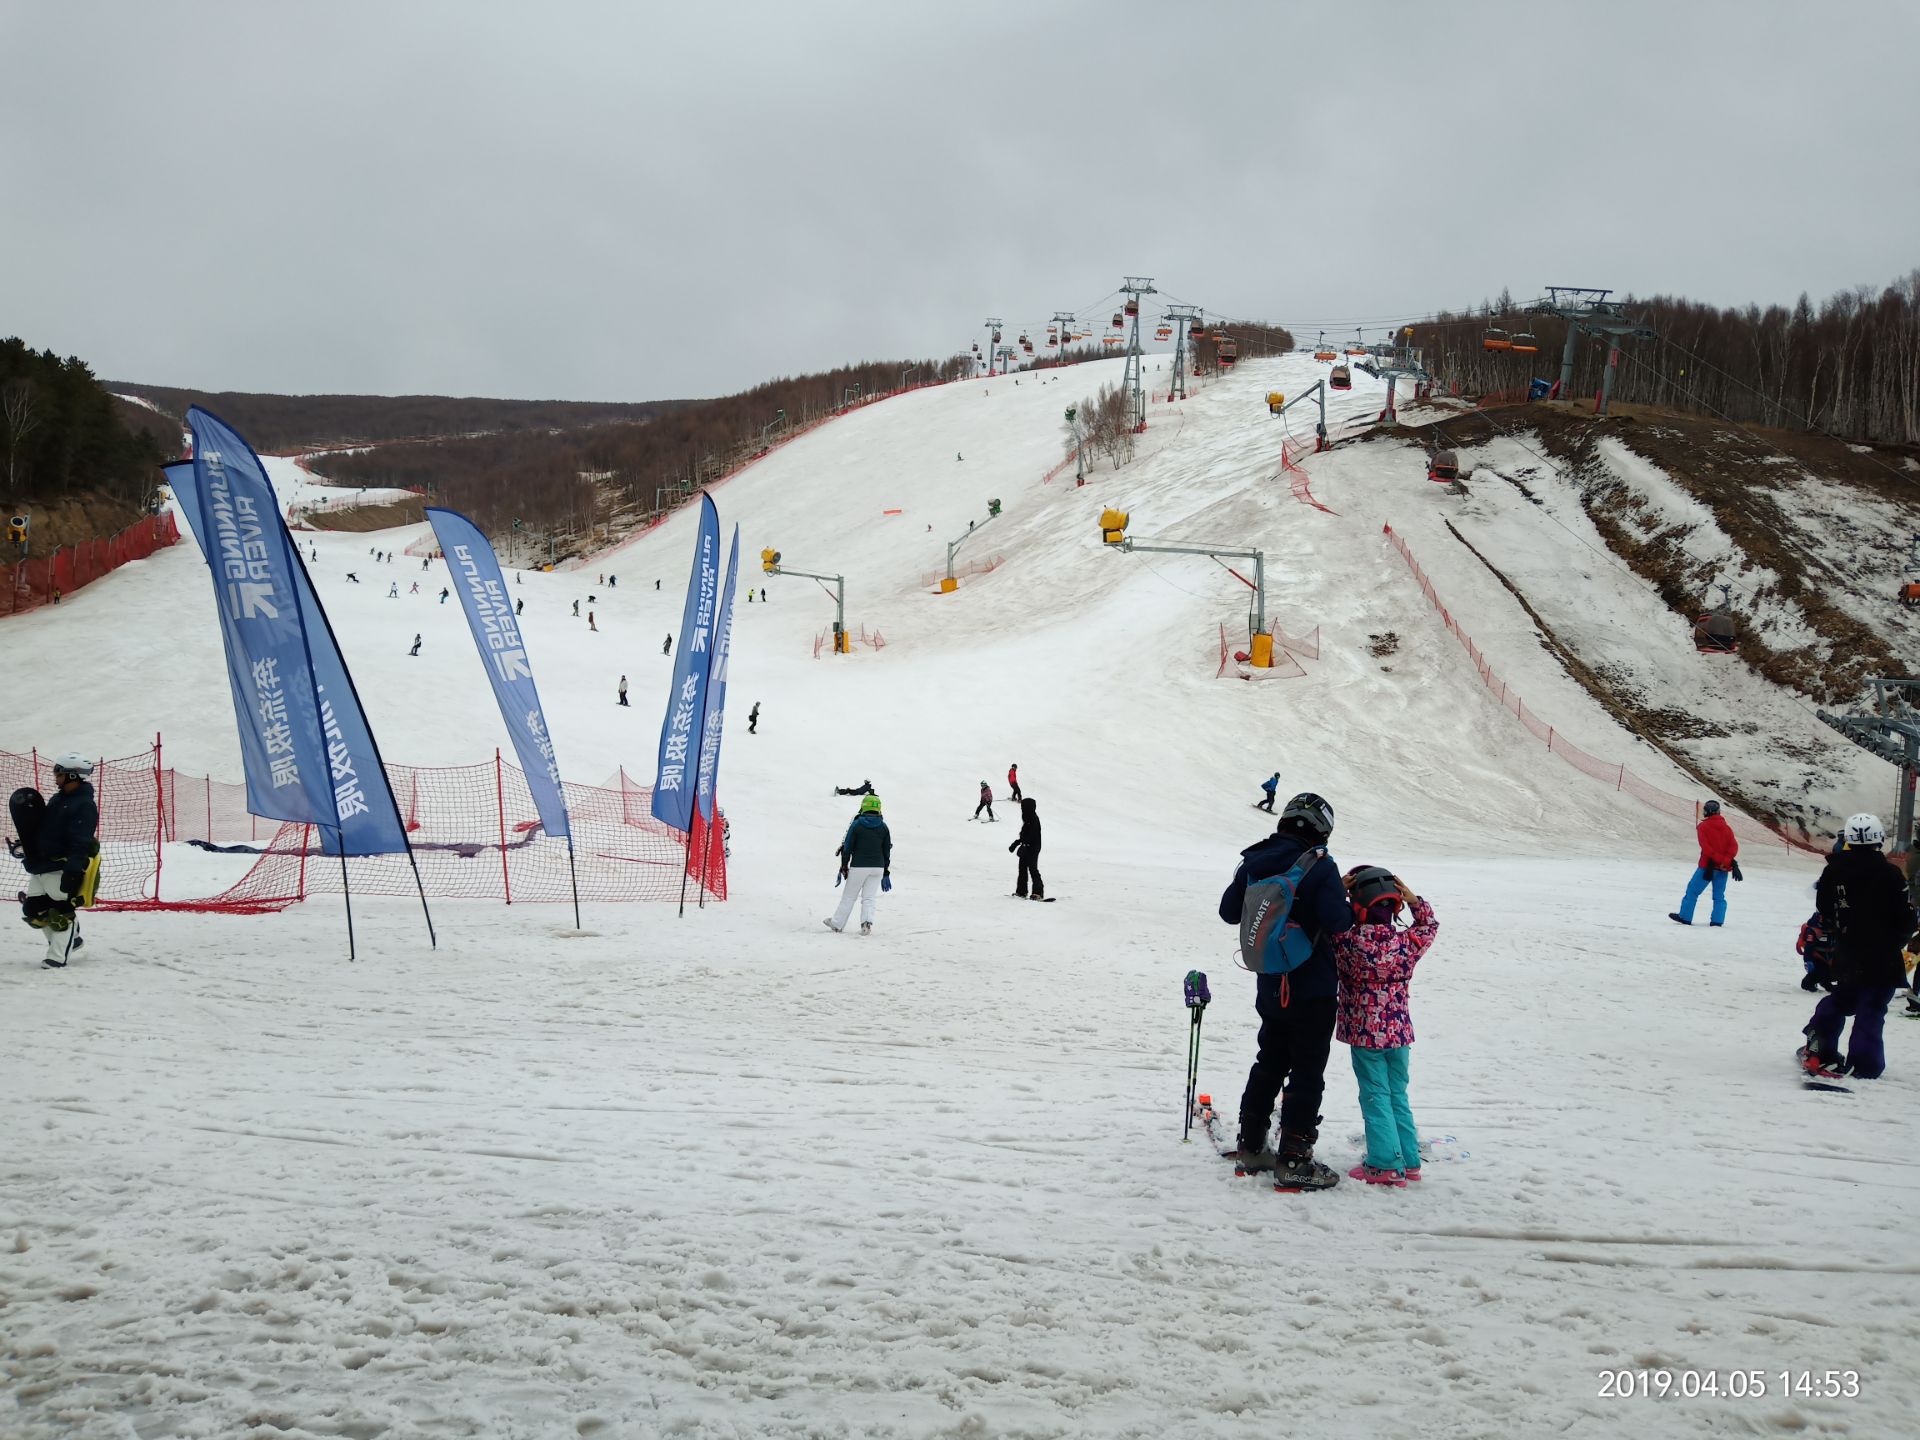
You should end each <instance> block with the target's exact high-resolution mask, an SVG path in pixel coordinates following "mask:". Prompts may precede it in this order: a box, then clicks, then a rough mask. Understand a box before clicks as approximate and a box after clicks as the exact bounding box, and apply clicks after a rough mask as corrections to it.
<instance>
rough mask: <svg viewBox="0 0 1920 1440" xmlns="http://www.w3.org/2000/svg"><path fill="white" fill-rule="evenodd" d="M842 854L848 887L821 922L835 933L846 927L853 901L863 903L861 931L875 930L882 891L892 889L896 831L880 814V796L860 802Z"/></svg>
mask: <svg viewBox="0 0 1920 1440" xmlns="http://www.w3.org/2000/svg"><path fill="white" fill-rule="evenodd" d="M834 854H836V855H838V856H839V857H840V883H841V884H842V885H843V886H844V887H845V888H844V891H843V893H842V894H841V896H840V908H839V909H838V910H836V911H834V912H833V916H832V918H830V919H827V920H822V921H821V922H820V923H821V924H823V925H825V926H826V927H827V928H828V929H829V930H832V931H834V932H836V933H838V932H839V931H842V930H844V929H846V928H847V920H848V919H849V918H850V917H851V916H852V914H853V902H854V901H855V900H856V899H858V900H859V902H860V933H861V934H862V935H871V934H872V933H873V907H874V903H875V901H876V900H878V898H879V895H880V892H881V891H882V890H890V889H892V888H893V834H892V832H891V831H889V830H888V829H887V822H886V821H885V820H884V819H882V818H881V815H880V797H879V796H878V795H869V796H867V797H866V799H864V800H862V801H861V802H860V813H859V814H858V815H856V816H854V817H853V823H852V824H851V825H849V826H847V833H846V835H845V836H844V837H842V839H841V841H840V848H839V849H838V850H836V851H835V852H834Z"/></svg>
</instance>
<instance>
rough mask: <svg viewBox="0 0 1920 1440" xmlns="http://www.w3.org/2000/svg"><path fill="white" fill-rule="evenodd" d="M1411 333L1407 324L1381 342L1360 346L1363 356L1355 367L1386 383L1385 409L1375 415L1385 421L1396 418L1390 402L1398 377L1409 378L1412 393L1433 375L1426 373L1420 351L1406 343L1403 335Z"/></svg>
mask: <svg viewBox="0 0 1920 1440" xmlns="http://www.w3.org/2000/svg"><path fill="white" fill-rule="evenodd" d="M1412 333H1413V327H1411V326H1408V327H1407V328H1406V329H1405V330H1402V331H1400V332H1398V334H1396V335H1395V337H1394V338H1393V340H1391V341H1389V342H1388V343H1387V344H1385V345H1368V346H1365V347H1361V348H1364V349H1365V350H1366V352H1367V353H1366V358H1364V359H1362V360H1360V361H1359V362H1358V364H1359V367H1360V368H1361V369H1362V370H1364V371H1366V372H1367V374H1369V375H1371V376H1373V378H1374V379H1376V380H1385V381H1386V382H1387V408H1386V409H1384V410H1382V411H1381V412H1380V414H1379V415H1378V417H1376V418H1378V419H1381V420H1385V421H1387V422H1388V423H1389V424H1391V423H1392V422H1394V421H1396V420H1398V419H1399V418H1400V411H1399V409H1398V408H1397V407H1396V406H1395V404H1394V386H1395V382H1396V381H1398V380H1399V379H1400V378H1401V377H1402V376H1405V377H1406V378H1407V379H1409V380H1411V381H1413V384H1414V392H1415V394H1416V395H1417V394H1418V393H1419V389H1420V387H1421V386H1423V385H1431V384H1432V383H1433V376H1431V375H1430V374H1428V373H1427V365H1426V357H1425V354H1424V352H1422V351H1420V350H1419V349H1416V348H1415V347H1414V346H1411V345H1409V344H1407V343H1406V341H1407V337H1408V336H1410V335H1411V334H1412ZM1349 353H1351V352H1349Z"/></svg>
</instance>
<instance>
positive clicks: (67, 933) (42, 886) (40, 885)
mask: <svg viewBox="0 0 1920 1440" xmlns="http://www.w3.org/2000/svg"><path fill="white" fill-rule="evenodd" d="M36 895H44V896H46V897H47V898H48V899H49V900H52V901H55V902H59V901H63V900H65V899H66V898H67V892H66V891H65V890H62V889H61V888H60V872H59V871H57V870H56V871H54V872H53V874H51V875H29V876H27V898H28V899H29V900H31V899H33V897H34V896H36ZM46 935H47V959H49V960H51V961H53V962H54V963H55V964H56V965H64V964H66V962H67V954H68V952H69V951H71V950H72V949H73V942H74V941H76V940H78V939H79V938H80V913H79V912H78V911H77V910H76V911H75V912H74V916H73V923H72V924H71V925H69V926H67V928H66V929H64V930H49V931H47V932H46Z"/></svg>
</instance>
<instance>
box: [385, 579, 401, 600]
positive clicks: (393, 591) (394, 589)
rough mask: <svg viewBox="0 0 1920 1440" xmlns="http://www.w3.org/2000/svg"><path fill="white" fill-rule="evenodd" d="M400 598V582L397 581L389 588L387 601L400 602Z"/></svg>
mask: <svg viewBox="0 0 1920 1440" xmlns="http://www.w3.org/2000/svg"><path fill="white" fill-rule="evenodd" d="M399 598H400V582H399V581H398V580H396V581H394V582H393V583H392V584H391V585H389V586H387V599H389V600H398V599H399Z"/></svg>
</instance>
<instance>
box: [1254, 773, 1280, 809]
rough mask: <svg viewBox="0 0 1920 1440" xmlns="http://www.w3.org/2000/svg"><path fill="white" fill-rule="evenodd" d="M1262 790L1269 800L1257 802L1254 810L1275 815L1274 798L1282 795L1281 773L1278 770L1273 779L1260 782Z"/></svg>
mask: <svg viewBox="0 0 1920 1440" xmlns="http://www.w3.org/2000/svg"><path fill="white" fill-rule="evenodd" d="M1260 788H1261V789H1262V790H1264V791H1266V792H1267V798H1266V799H1264V800H1257V801H1255V802H1254V806H1253V808H1254V809H1256V810H1264V811H1266V812H1267V813H1268V814H1269V815H1271V814H1272V813H1273V797H1274V796H1275V795H1277V794H1279V793H1280V772H1279V771H1278V770H1276V771H1274V772H1273V778H1272V779H1270V780H1262V781H1261V782H1260Z"/></svg>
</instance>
